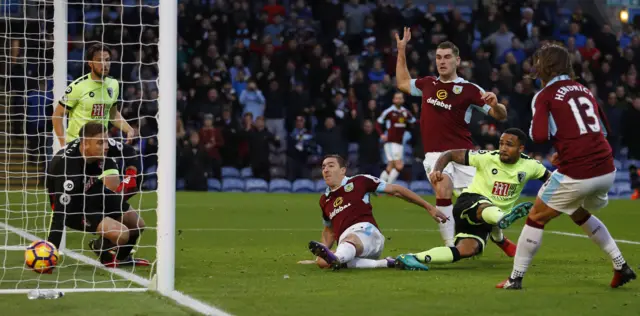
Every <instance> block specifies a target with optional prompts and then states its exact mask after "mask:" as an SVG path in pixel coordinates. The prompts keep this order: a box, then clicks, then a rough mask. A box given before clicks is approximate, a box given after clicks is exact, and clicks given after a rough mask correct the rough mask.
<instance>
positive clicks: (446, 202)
mask: <svg viewBox="0 0 640 316" xmlns="http://www.w3.org/2000/svg"><path fill="white" fill-rule="evenodd" d="M436 208H437V209H438V210H439V211H440V212H442V213H443V214H444V215H446V216H447V217H449V220H448V221H447V222H446V223H439V224H438V226H439V227H440V236H442V240H443V241H444V245H445V246H447V247H453V246H454V245H453V240H454V235H455V231H456V226H455V221H454V219H453V205H451V199H436Z"/></svg>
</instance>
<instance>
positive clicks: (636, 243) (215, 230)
mask: <svg viewBox="0 0 640 316" xmlns="http://www.w3.org/2000/svg"><path fill="white" fill-rule="evenodd" d="M177 230H179V231H183V232H190V231H192V232H319V231H321V229H317V228H224V227H221V228H214V227H211V228H179V229H177ZM506 231H507V232H511V233H519V232H520V231H518V230H515V229H508V230H506ZM385 232H428V233H434V232H440V230H439V229H428V228H426V229H420V228H383V229H382V234H384V233H385ZM545 233H549V234H553V235H559V236H568V237H577V238H586V239H589V236H587V235H584V234H575V233H568V232H563V231H557V230H545ZM614 241H615V242H616V243H619V244H629V245H640V241H634V240H625V239H614Z"/></svg>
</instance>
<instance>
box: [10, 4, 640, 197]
mask: <svg viewBox="0 0 640 316" xmlns="http://www.w3.org/2000/svg"><path fill="white" fill-rule="evenodd" d="M85 2H87V1H85ZM129 2H131V1H129ZM133 2H135V1H133ZM141 2H145V1H141ZM102 3H104V4H105V5H102V6H98V5H93V6H91V5H85V6H84V7H83V6H77V5H75V6H74V5H70V14H69V19H70V21H89V22H91V23H85V24H84V25H82V24H74V23H70V24H69V25H70V44H69V59H70V60H77V61H78V62H77V63H76V64H70V66H69V73H70V77H76V76H78V75H80V74H82V73H83V71H86V69H87V68H86V66H85V65H84V63H82V62H81V60H82V56H83V47H84V46H83V42H84V43H88V42H90V41H94V40H99V41H104V42H105V43H107V44H109V45H111V47H112V48H113V52H114V56H115V58H113V59H114V60H117V61H121V62H122V63H121V66H120V67H117V66H112V68H111V69H112V72H111V74H112V76H114V77H115V78H118V79H120V80H121V81H122V82H123V88H122V89H121V91H122V92H121V98H122V101H123V102H122V103H121V106H122V110H121V111H122V113H123V114H124V115H125V117H126V118H127V119H130V120H132V122H133V123H134V124H135V126H137V127H138V128H139V129H140V134H141V136H142V138H141V141H140V143H139V144H138V145H139V148H140V150H141V152H142V153H143V155H144V156H145V165H147V166H153V165H154V164H155V163H156V160H157V158H156V157H155V155H153V153H155V151H156V150H157V146H158V144H157V140H156V139H155V137H154V135H155V134H156V133H157V129H158V126H157V124H156V120H155V118H154V116H155V114H156V113H157V111H158V104H157V100H156V98H157V96H158V90H157V86H156V80H155V79H156V78H157V73H158V68H157V64H156V62H157V47H156V46H155V45H154V44H155V43H157V40H158V36H159V35H160V34H159V33H158V17H157V13H156V8H154V7H152V6H146V7H144V6H143V7H135V6H131V7H122V6H120V5H113V6H112V5H110V4H115V3H120V1H109V0H104V1H102ZM402 3H403V4H402V5H397V4H396V1H389V0H378V1H366V0H342V1H338V0H315V1H311V0H289V1H280V0H267V1H250V0H236V1H223V0H193V1H180V2H179V12H178V33H179V38H178V39H177V41H178V85H179V86H178V91H177V100H176V106H177V110H178V115H177V117H176V122H177V126H178V128H177V137H178V146H179V148H178V150H177V151H178V166H177V172H178V177H179V178H182V179H184V180H185V186H186V188H188V189H206V182H207V179H208V178H220V177H221V176H222V172H221V170H222V169H223V168H224V167H234V168H238V169H242V168H249V169H251V174H252V175H253V177H259V178H263V179H266V180H269V179H271V178H287V179H290V180H293V179H297V178H319V177H320V173H319V168H318V162H319V159H320V158H321V157H322V155H323V154H327V153H338V154H341V155H344V156H345V157H349V161H350V163H351V172H356V171H358V168H360V169H361V170H367V171H368V172H370V173H373V174H379V173H380V171H382V167H383V165H384V163H385V160H384V159H385V157H384V155H382V154H381V148H382V145H381V143H380V141H379V135H378V132H377V131H376V129H375V128H374V125H373V124H374V123H375V120H376V118H377V117H378V116H379V115H380V113H381V112H382V111H383V110H384V109H386V108H387V107H389V106H390V105H391V98H392V96H393V93H394V92H395V91H396V89H395V82H394V73H395V62H396V53H397V52H396V49H395V40H394V34H395V32H397V31H398V30H402V27H404V26H410V27H411V32H412V39H411V41H410V43H409V46H410V47H409V49H408V52H407V55H408V56H407V61H408V66H409V70H410V73H411V76H412V77H413V78H417V77H422V76H430V75H436V76H437V73H436V71H435V68H434V58H435V57H434V53H435V47H436V46H437V45H438V44H439V43H440V42H442V41H445V40H448V41H452V42H453V43H454V44H456V45H457V46H458V47H459V49H460V57H461V58H462V60H463V62H462V63H461V66H460V68H459V75H460V76H462V77H463V78H465V79H467V80H470V81H472V82H475V83H477V84H478V85H480V86H481V87H483V88H484V89H485V90H487V91H492V92H494V93H496V95H497V96H498V97H499V101H500V102H501V103H503V104H505V105H506V106H507V108H508V119H507V121H506V122H497V121H494V120H493V119H491V118H489V117H487V116H483V115H480V114H474V117H473V118H472V121H471V124H470V129H471V131H472V135H473V138H474V140H475V142H476V143H477V146H478V148H482V149H494V148H497V145H498V139H499V136H500V131H501V130H504V129H505V128H507V127H518V128H521V129H523V130H525V131H528V129H529V124H530V121H531V107H530V104H531V100H532V98H533V96H534V94H535V93H536V91H537V90H539V88H540V82H539V81H537V80H535V79H532V78H531V77H530V76H529V75H530V73H531V70H532V67H533V65H532V61H531V56H532V53H533V52H534V51H535V50H536V48H537V47H539V46H540V45H541V44H542V43H544V42H546V41H559V42H563V43H564V44H565V45H566V47H567V48H568V49H569V51H570V52H571V54H572V57H573V66H574V69H575V73H576V75H577V76H578V78H579V81H580V82H582V83H583V84H585V85H586V86H587V87H589V88H590V89H591V91H592V92H593V93H594V94H595V95H596V96H597V98H598V101H599V105H600V106H602V107H603V108H604V109H605V112H606V113H607V116H608V119H609V122H610V124H611V130H610V131H609V134H608V139H609V141H610V143H611V146H612V148H613V149H614V154H615V156H616V158H618V159H619V160H627V159H640V124H638V122H640V82H639V81H638V80H639V78H638V66H640V34H637V33H636V29H635V27H634V25H633V24H627V25H624V27H623V29H622V30H621V31H618V32H615V31H614V30H613V29H612V26H611V25H608V24H604V25H600V24H598V23H597V22H596V20H595V19H594V18H592V17H590V16H589V15H588V14H585V13H584V12H582V10H581V9H580V7H576V8H575V9H574V10H573V11H572V12H571V13H568V14H567V13H563V11H562V10H561V8H560V7H558V6H557V4H556V2H555V1H545V0H528V1H509V0H502V1H501V0H494V1H477V3H476V4H475V6H474V7H466V6H464V7H453V6H449V7H443V6H436V5H434V4H429V5H426V6H422V5H420V6H418V5H414V4H413V1H410V0H406V1H402ZM92 23H93V24H92ZM123 23H124V24H126V25H127V26H123ZM72 25H73V26H74V27H71V26H72ZM47 70H49V68H47ZM33 71H35V70H33ZM39 71H43V70H39ZM16 73H17V72H16ZM18 81H19V80H18ZM15 89H16V87H14V90H15ZM17 89H20V87H17ZM33 93H34V94H38V93H40V92H38V89H34V92H33ZM405 99H406V104H405V107H406V108H407V109H408V110H409V111H412V112H413V114H414V115H415V116H417V117H419V112H420V99H419V98H415V97H410V96H406V97H405ZM26 102H27V103H28V105H29V107H28V109H31V108H32V107H31V105H32V102H39V101H38V100H36V98H34V100H33V101H31V100H28V101H26ZM16 104H19V102H18V103H16ZM27 115H29V114H27ZM36 115H37V114H36ZM413 129H414V131H415V132H412V133H408V135H407V136H406V137H405V140H406V147H407V150H406V153H407V154H408V155H407V154H406V155H405V156H406V158H405V160H406V161H405V162H406V164H407V165H408V166H409V168H406V169H405V170H407V171H406V172H405V173H404V174H403V175H401V179H404V180H416V179H424V177H425V175H424V170H423V169H422V163H421V160H422V159H423V152H422V149H421V142H420V139H419V138H420V134H419V133H418V132H417V130H418V129H419V126H418V125H417V124H416V125H414V126H413ZM356 144H357V145H356ZM550 150H551V146H550V144H547V145H534V144H527V151H528V152H529V153H530V154H531V155H533V156H535V157H536V158H537V159H540V160H545V159H546V157H547V156H548V154H549V153H550ZM411 166H414V167H413V168H411Z"/></svg>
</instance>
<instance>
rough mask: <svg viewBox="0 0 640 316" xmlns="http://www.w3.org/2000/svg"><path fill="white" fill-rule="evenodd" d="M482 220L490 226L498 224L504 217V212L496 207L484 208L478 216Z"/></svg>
mask: <svg viewBox="0 0 640 316" xmlns="http://www.w3.org/2000/svg"><path fill="white" fill-rule="evenodd" d="M480 215H481V216H482V220H483V221H484V222H485V223H487V224H490V225H496V224H498V221H500V219H501V218H502V217H503V216H504V212H503V211H502V210H501V209H500V208H499V207H497V206H489V207H485V208H484V209H483V210H482V213H481V214H480Z"/></svg>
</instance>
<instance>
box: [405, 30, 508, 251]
mask: <svg viewBox="0 0 640 316" xmlns="http://www.w3.org/2000/svg"><path fill="white" fill-rule="evenodd" d="M410 39H411V30H410V29H409V28H407V27H405V28H404V35H403V37H402V39H400V37H399V36H398V34H396V43H397V46H398V61H397V63H396V81H397V86H398V90H400V91H402V92H404V93H410V94H411V95H413V96H420V97H422V110H421V114H420V134H421V136H422V147H423V149H424V152H425V155H424V162H423V164H424V170H425V172H426V173H427V174H429V173H431V171H432V170H433V166H434V165H435V163H436V160H438V157H440V155H441V154H442V153H443V152H445V151H447V150H450V149H473V148H475V146H474V145H473V141H472V140H471V132H469V128H468V124H469V122H470V121H471V116H472V114H473V113H472V112H473V111H474V110H476V111H480V112H481V113H484V114H488V115H490V116H491V117H493V118H495V119H496V120H499V121H502V120H505V119H506V118H507V109H506V108H505V106H504V105H502V104H499V103H498V101H497V97H496V95H495V94H493V93H491V92H485V91H484V90H483V89H482V88H480V87H479V86H478V85H476V84H474V83H471V82H469V81H466V80H464V79H463V78H460V77H458V74H457V68H458V66H460V54H459V52H460V51H459V49H458V47H456V45H454V44H453V43H451V42H443V43H440V44H439V45H438V48H437V49H436V67H437V70H438V74H439V75H440V76H439V77H437V78H436V77H423V78H419V79H411V76H410V74H409V69H408V68H407V60H406V53H405V50H406V46H407V43H408V42H409V40H410ZM474 174H475V169H474V168H473V167H469V166H463V165H460V164H457V163H455V162H452V163H450V164H449V165H447V166H446V167H445V169H444V171H443V178H442V181H440V182H438V183H432V185H433V188H434V190H435V194H436V207H437V208H438V209H439V210H440V211H442V213H444V214H445V215H447V216H449V217H451V214H452V212H453V206H452V203H451V198H452V195H453V191H454V190H456V191H458V190H461V189H463V188H466V187H468V186H469V184H470V183H471V181H472V179H473V175H474ZM454 224H455V223H454V221H447V222H446V223H442V224H440V234H441V236H442V239H443V240H444V244H445V246H447V247H453V243H454V231H455V226H454Z"/></svg>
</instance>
